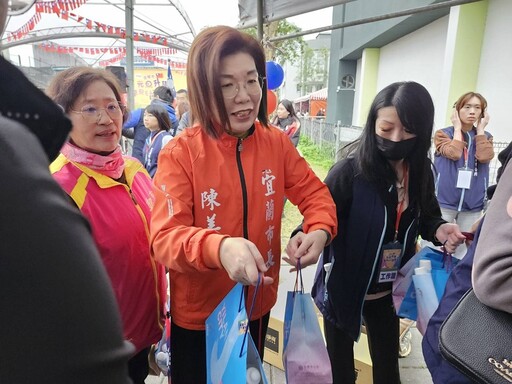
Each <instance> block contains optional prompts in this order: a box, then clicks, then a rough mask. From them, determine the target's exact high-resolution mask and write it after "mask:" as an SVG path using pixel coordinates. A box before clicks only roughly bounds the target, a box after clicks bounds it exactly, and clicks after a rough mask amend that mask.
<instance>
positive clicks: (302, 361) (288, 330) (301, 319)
mask: <svg viewBox="0 0 512 384" xmlns="http://www.w3.org/2000/svg"><path fill="white" fill-rule="evenodd" d="M297 275H298V276H300V286H298V285H297V280H296V283H295V289H294V291H292V292H288V296H287V299H286V309H285V317H284V337H283V365H284V370H285V374H286V382H287V383H289V384H328V383H332V371H331V363H330V359H329V355H328V353H327V348H326V347H325V342H324V338H323V336H322V332H321V330H320V325H319V324H318V316H317V314H316V312H315V308H314V305H313V299H312V298H311V294H309V293H304V288H303V285H302V274H301V272H300V264H299V265H298V270H297Z"/></svg>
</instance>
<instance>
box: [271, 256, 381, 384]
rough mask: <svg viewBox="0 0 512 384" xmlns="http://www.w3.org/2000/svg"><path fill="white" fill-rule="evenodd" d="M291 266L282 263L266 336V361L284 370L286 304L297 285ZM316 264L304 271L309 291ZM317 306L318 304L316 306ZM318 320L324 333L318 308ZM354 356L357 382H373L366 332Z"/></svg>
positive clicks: (367, 383) (368, 383) (362, 383)
mask: <svg viewBox="0 0 512 384" xmlns="http://www.w3.org/2000/svg"><path fill="white" fill-rule="evenodd" d="M290 269H291V267H289V266H286V265H282V266H281V272H280V276H279V279H280V280H279V289H278V293H277V302H276V305H274V308H273V309H272V311H271V313H270V320H269V324H268V331H267V335H266V338H265V356H264V361H265V362H267V363H268V364H270V365H273V366H274V367H277V368H279V369H281V370H284V367H283V320H284V310H285V306H286V295H287V293H288V291H292V290H293V288H294V286H295V276H296V274H295V273H290V272H289V271H290ZM315 271H316V266H310V267H308V268H305V269H304V270H303V271H302V278H303V281H304V287H305V288H306V291H308V290H309V289H310V288H311V287H312V286H313V281H314V278H315ZM315 308H316V306H315ZM317 314H318V321H319V323H320V329H321V330H322V334H323V330H324V327H323V318H322V315H321V313H320V312H319V311H318V309H317ZM354 357H355V361H354V363H355V368H356V376H357V380H356V383H357V384H372V383H373V380H372V361H371V357H370V352H369V350H368V340H367V337H366V334H364V333H362V334H361V337H360V339H359V342H358V343H355V344H354Z"/></svg>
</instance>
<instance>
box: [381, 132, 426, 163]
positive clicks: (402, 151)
mask: <svg viewBox="0 0 512 384" xmlns="http://www.w3.org/2000/svg"><path fill="white" fill-rule="evenodd" d="M375 138H376V139H377V148H379V151H380V153H382V155H383V156H384V157H385V158H386V159H388V160H400V159H404V158H406V157H407V155H408V154H409V153H411V151H412V149H413V148H414V145H415V144H416V138H415V137H413V138H411V139H407V140H402V141H391V140H388V139H385V138H383V137H381V136H379V135H376V136H375Z"/></svg>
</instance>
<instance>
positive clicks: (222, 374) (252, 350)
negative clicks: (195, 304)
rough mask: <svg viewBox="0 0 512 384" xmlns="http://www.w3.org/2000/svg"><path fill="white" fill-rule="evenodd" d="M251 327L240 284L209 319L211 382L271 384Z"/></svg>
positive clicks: (207, 339) (208, 346)
mask: <svg viewBox="0 0 512 384" xmlns="http://www.w3.org/2000/svg"><path fill="white" fill-rule="evenodd" d="M256 292H257V289H256ZM256 292H255V296H256ZM253 303H254V298H253ZM248 328H249V319H248V316H247V312H246V310H245V300H244V290H243V286H242V285H241V284H236V285H235V286H234V287H233V289H231V291H230V292H229V293H228V294H227V295H226V296H225V297H224V299H223V300H222V301H221V302H220V304H219V305H218V306H217V307H216V308H215V310H214V311H213V312H212V313H211V315H210V316H209V317H208V318H207V319H206V370H207V371H206V372H207V383H208V384H240V383H246V382H251V383H254V384H267V379H266V377H265V372H264V370H263V366H262V364H261V360H260V357H259V354H258V351H257V350H256V346H255V345H254V342H253V340H252V337H251V336H250V333H249V329H248Z"/></svg>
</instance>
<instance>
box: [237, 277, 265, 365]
mask: <svg viewBox="0 0 512 384" xmlns="http://www.w3.org/2000/svg"><path fill="white" fill-rule="evenodd" d="M260 284H263V274H262V273H261V272H260V273H259V274H258V282H257V283H256V288H254V293H253V295H252V301H251V308H250V309H249V315H248V317H247V326H246V327H245V333H244V339H243V340H242V347H241V348H240V355H239V356H238V357H242V352H243V351H244V346H245V341H246V340H247V333H248V332H249V323H250V321H251V317H252V311H253V310H254V304H255V303H256V296H257V295H258V289H259V287H260ZM243 292H244V290H242V298H241V299H240V301H242V300H243V296H244V293H243Z"/></svg>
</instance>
